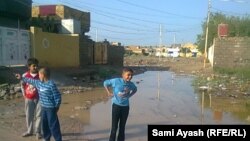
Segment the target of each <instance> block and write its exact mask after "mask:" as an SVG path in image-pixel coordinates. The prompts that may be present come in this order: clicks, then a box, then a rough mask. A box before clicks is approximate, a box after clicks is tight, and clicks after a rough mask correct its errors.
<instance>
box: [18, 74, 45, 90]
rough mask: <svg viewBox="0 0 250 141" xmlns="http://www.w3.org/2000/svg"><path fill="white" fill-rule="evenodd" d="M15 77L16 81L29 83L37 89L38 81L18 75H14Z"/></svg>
mask: <svg viewBox="0 0 250 141" xmlns="http://www.w3.org/2000/svg"><path fill="white" fill-rule="evenodd" d="M15 77H16V78H17V79H18V80H22V81H23V82H26V83H30V84H32V85H33V86H35V87H37V88H38V87H39V82H40V80H35V79H31V78H25V77H22V76H21V75H20V74H19V73H17V74H15Z"/></svg>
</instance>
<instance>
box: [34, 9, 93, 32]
mask: <svg viewBox="0 0 250 141" xmlns="http://www.w3.org/2000/svg"><path fill="white" fill-rule="evenodd" d="M32 18H33V19H34V18H38V19H39V18H43V20H46V21H47V22H49V24H50V25H51V26H53V25H55V26H56V27H55V28H56V30H58V32H61V33H62V32H63V27H64V26H67V27H64V28H68V29H74V30H75V28H74V26H76V25H77V24H78V22H79V24H80V31H79V32H80V33H79V34H84V33H86V32H89V29H90V13H89V12H83V11H79V10H77V9H73V8H70V7H68V6H65V5H39V6H32ZM63 20H69V21H63ZM62 21H63V22H64V23H65V24H62ZM35 22H36V21H35ZM42 28H44V27H42ZM74 30H73V31H74ZM72 34H78V33H72Z"/></svg>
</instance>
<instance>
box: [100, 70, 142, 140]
mask: <svg viewBox="0 0 250 141" xmlns="http://www.w3.org/2000/svg"><path fill="white" fill-rule="evenodd" d="M132 77H133V70H132V69H130V68H124V69H123V71H122V78H113V79H109V80H105V81H104V83H103V85H104V88H105V89H106V91H107V93H108V96H110V97H112V125H111V133H110V138H109V141H115V140H116V132H117V129H118V123H119V132H118V139H117V141H124V140H125V125H126V122H127V118H128V115H129V98H130V97H131V96H133V95H134V94H135V93H136V91H137V87H136V86H135V84H134V83H133V82H131V81H130V80H131V79H132Z"/></svg>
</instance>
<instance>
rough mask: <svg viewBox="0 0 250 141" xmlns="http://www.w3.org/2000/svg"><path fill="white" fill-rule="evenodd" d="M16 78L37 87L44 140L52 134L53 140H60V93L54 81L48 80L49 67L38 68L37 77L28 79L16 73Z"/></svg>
mask: <svg viewBox="0 0 250 141" xmlns="http://www.w3.org/2000/svg"><path fill="white" fill-rule="evenodd" d="M16 77H17V79H22V81H23V82H26V83H30V84H32V85H34V86H35V87H36V88H37V89H38V94H39V100H40V103H41V107H42V131H43V138H44V140H45V141H50V138H51V135H53V137H54V139H55V141H62V135H61V130H60V123H59V120H58V116H57V112H58V110H59V107H60V104H61V94H60V92H59V91H58V89H57V87H56V85H55V83H54V81H52V80H50V70H49V68H46V67H43V68H41V69H40V70H39V79H40V80H35V79H30V78H26V77H21V75H20V74H16Z"/></svg>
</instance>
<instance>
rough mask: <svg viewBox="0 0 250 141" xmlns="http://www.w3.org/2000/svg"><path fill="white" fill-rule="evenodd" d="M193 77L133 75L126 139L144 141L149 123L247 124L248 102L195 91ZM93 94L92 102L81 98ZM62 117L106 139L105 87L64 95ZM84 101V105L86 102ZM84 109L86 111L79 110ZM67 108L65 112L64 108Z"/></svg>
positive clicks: (107, 102)
mask: <svg viewBox="0 0 250 141" xmlns="http://www.w3.org/2000/svg"><path fill="white" fill-rule="evenodd" d="M194 79H195V77H194V76H187V75H176V74H174V73H172V72H168V71H160V72H158V71H148V72H145V73H143V74H139V75H136V76H134V77H133V79H132V81H133V82H135V84H136V86H137V88H138V92H137V93H136V95H134V96H133V97H132V98H131V99H130V114H129V117H128V121H127V125H126V141H145V140H147V125H148V124H249V123H250V112H249V111H250V110H249V109H250V101H249V98H247V99H233V98H230V97H222V96H221V97H220V96H215V95H214V94H211V93H207V92H202V91H197V90H195V89H194V87H193V86H192V82H193V80H194ZM84 97H95V98H94V99H95V101H93V102H92V104H91V106H90V107H88V103H91V101H89V102H88V101H82V100H83V99H84ZM63 99H64V100H63V105H62V106H63V108H61V109H62V110H63V111H66V112H63V113H66V115H65V116H71V118H77V119H79V120H81V121H82V122H83V123H84V131H83V134H84V136H85V138H86V139H90V140H95V141H107V140H108V138H109V131H110V127H111V100H110V99H107V98H106V91H105V90H104V88H98V89H95V90H93V91H90V92H86V94H83V95H74V96H72V95H64V97H63ZM86 103H87V104H86ZM80 109H85V110H80ZM67 110H68V111H67Z"/></svg>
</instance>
